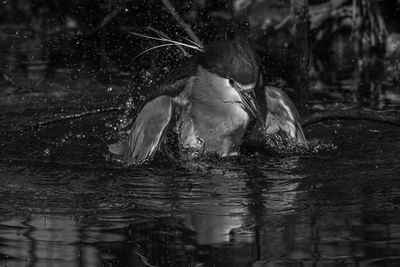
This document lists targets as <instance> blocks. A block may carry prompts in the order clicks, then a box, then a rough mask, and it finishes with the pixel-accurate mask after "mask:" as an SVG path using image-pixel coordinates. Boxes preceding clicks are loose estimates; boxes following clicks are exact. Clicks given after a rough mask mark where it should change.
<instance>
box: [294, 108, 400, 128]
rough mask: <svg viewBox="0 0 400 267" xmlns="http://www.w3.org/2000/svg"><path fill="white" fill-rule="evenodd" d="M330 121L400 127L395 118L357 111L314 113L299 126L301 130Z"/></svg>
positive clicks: (398, 120)
mask: <svg viewBox="0 0 400 267" xmlns="http://www.w3.org/2000/svg"><path fill="white" fill-rule="evenodd" d="M331 120H364V121H374V122H381V123H386V124H390V125H394V126H398V127H400V118H398V117H395V116H385V115H383V114H380V113H379V112H378V111H374V110H367V109H358V110H354V109H353V110H333V111H328V112H326V113H315V114H313V115H312V116H311V117H310V118H308V119H306V120H305V121H304V122H303V123H302V124H301V125H302V126H303V128H305V127H308V126H310V125H311V124H315V123H319V122H323V121H331Z"/></svg>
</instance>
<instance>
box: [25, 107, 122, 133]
mask: <svg viewBox="0 0 400 267" xmlns="http://www.w3.org/2000/svg"><path fill="white" fill-rule="evenodd" d="M124 108H125V107H109V108H98V109H95V110H89V111H85V112H81V113H78V114H69V115H64V116H61V117H58V118H55V119H52V120H48V121H42V122H39V123H37V124H34V125H31V126H30V128H31V129H35V128H40V127H42V126H47V125H50V124H54V123H57V122H65V121H69V120H75V119H81V118H84V117H89V116H93V115H97V114H102V113H108V112H114V111H121V110H124Z"/></svg>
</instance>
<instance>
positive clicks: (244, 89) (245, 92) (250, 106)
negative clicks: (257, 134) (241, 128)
mask: <svg viewBox="0 0 400 267" xmlns="http://www.w3.org/2000/svg"><path fill="white" fill-rule="evenodd" d="M254 87H255V84H249V85H239V84H238V85H237V86H235V90H236V91H237V92H238V94H239V95H240V98H241V100H242V104H243V106H244V109H245V110H246V112H247V113H249V115H251V116H252V117H254V118H255V119H256V120H258V121H260V122H261V125H263V124H264V120H263V119H262V116H261V112H260V110H259V108H258V106H257V100H256V94H255V93H254Z"/></svg>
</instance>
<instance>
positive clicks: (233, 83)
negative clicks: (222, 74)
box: [229, 79, 236, 87]
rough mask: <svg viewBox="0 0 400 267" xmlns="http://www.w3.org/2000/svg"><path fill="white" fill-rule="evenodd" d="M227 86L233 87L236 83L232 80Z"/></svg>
mask: <svg viewBox="0 0 400 267" xmlns="http://www.w3.org/2000/svg"><path fill="white" fill-rule="evenodd" d="M229 85H230V86H232V87H235V85H236V82H235V81H234V80H233V79H229Z"/></svg>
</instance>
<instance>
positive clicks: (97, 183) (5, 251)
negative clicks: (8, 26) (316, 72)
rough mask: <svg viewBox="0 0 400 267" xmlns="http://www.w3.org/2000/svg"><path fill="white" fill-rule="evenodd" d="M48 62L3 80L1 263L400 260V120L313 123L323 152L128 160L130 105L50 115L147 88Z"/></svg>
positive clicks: (314, 140)
mask: <svg viewBox="0 0 400 267" xmlns="http://www.w3.org/2000/svg"><path fill="white" fill-rule="evenodd" d="M10 57H11V58H12V56H10ZM43 65H45V63H43ZM40 67H41V65H40V64H36V65H34V67H32V68H31V69H28V70H27V71H24V72H15V73H13V76H12V77H11V78H10V79H8V80H7V79H6V80H3V81H2V82H0V89H1V94H0V265H1V266H254V267H259V266H383V265H386V266H398V265H400V178H399V177H400V141H399V133H400V128H398V127H394V126H389V125H386V124H381V123H367V122H357V121H347V122H343V121H332V122H326V123H320V124H316V125H312V126H309V127H307V128H306V129H305V134H306V137H307V138H308V139H309V140H310V142H311V145H312V146H313V148H314V152H312V153H298V152H293V153H283V154H280V153H266V154H261V155H251V156H242V157H234V158H229V159H220V160H211V161H204V162H196V164H192V165H191V164H189V165H188V164H172V165H167V166H166V165H157V164H153V165H150V166H141V167H132V166H131V167H126V166H124V165H123V164H122V163H120V162H118V161H116V160H115V159H113V158H112V157H111V156H110V154H109V153H108V151H107V145H108V144H110V143H112V142H114V141H115V140H116V138H117V128H118V125H119V123H120V122H121V119H122V118H123V112H124V111H123V110H121V111H118V110H115V111H107V112H99V113H98V114H94V115H90V116H83V117H81V118H75V119H64V120H59V121H53V122H52V123H48V124H44V125H42V126H40V127H39V126H38V124H39V123H41V122H48V121H51V120H55V119H57V118H62V117H63V116H66V115H71V114H82V113H84V112H86V111H88V110H89V111H90V110H96V109H104V108H109V107H119V106H123V105H125V103H126V102H127V100H128V99H129V98H130V97H131V101H130V102H131V103H133V105H132V106H133V107H134V108H136V107H137V105H138V104H139V103H140V101H141V96H142V95H144V94H141V93H138V92H136V91H135V90H134V89H135V88H134V86H133V87H132V85H130V87H129V86H128V85H127V83H125V82H124V81H123V80H124V79H126V80H129V79H127V78H126V75H125V76H124V74H119V75H121V76H120V77H119V78H118V77H117V78H118V79H120V80H122V82H120V83H118V84H112V83H104V82H103V83H102V82H99V79H98V76H96V73H92V72H86V73H85V72H79V71H72V70H70V69H58V70H57V71H56V73H55V74H54V76H53V77H48V76H46V75H45V74H44V73H43V71H42V70H41V69H40ZM127 88H128V89H129V90H128V89H127ZM142 90H146V89H142ZM134 92H135V93H134ZM393 95H395V96H396V97H398V92H397V93H396V92H394V93H392V96H393ZM394 99H396V98H394ZM321 105H322V106H325V107H326V106H329V105H327V104H326V103H325V104H315V103H314V106H313V107H314V108H315V107H321ZM397 105H398V103H395V102H391V103H389V104H388V103H386V104H384V105H380V107H381V108H390V109H392V112H393V113H395V114H397V112H398V109H397V108H396V107H397Z"/></svg>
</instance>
